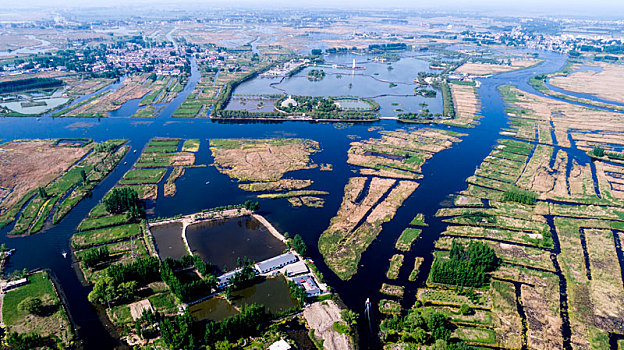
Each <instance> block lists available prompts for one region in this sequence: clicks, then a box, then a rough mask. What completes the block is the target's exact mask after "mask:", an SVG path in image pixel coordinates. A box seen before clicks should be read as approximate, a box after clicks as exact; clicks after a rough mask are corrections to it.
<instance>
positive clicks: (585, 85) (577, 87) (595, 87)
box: [550, 62, 624, 102]
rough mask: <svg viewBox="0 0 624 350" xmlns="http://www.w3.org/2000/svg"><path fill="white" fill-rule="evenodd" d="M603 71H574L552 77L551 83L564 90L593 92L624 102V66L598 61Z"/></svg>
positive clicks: (595, 94) (611, 99)
mask: <svg viewBox="0 0 624 350" xmlns="http://www.w3.org/2000/svg"><path fill="white" fill-rule="evenodd" d="M595 65H596V66H599V67H601V68H602V71H601V72H592V71H585V72H574V73H572V74H570V75H566V76H558V77H554V78H552V79H550V83H551V84H552V85H554V86H556V87H559V88H561V89H564V90H568V91H572V92H578V93H583V94H591V95H594V96H597V97H600V98H602V99H604V100H609V101H615V102H624V90H623V89H624V86H622V81H623V80H624V66H622V65H620V64H609V63H604V62H601V63H596V64H595Z"/></svg>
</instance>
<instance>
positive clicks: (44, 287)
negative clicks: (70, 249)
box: [2, 271, 73, 345]
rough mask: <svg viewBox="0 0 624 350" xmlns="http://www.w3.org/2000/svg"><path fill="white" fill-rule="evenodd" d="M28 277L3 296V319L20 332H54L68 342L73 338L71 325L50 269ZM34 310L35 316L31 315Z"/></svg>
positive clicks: (50, 333)
mask: <svg viewBox="0 0 624 350" xmlns="http://www.w3.org/2000/svg"><path fill="white" fill-rule="evenodd" d="M27 279H28V284H26V285H25V286H21V287H19V288H17V289H15V290H12V291H9V292H7V293H6V294H5V295H4V298H3V301H2V320H3V322H4V323H5V324H6V325H7V326H9V327H11V329H12V330H14V331H15V330H18V331H19V333H28V332H37V333H38V334H40V335H42V336H48V335H52V334H53V335H55V336H56V337H58V339H60V340H61V341H62V342H63V343H64V344H66V345H68V344H69V342H70V341H71V339H72V338H73V334H72V331H71V325H70V323H69V319H68V318H67V315H66V313H65V310H64V309H63V307H62V306H61V304H60V300H59V298H58V297H57V295H56V292H55V290H54V285H53V284H52V281H51V280H50V278H49V276H48V274H47V272H45V271H44V272H38V273H35V274H32V275H29V276H28V277H27ZM27 299H28V301H25V300H27ZM33 300H35V301H36V300H38V302H37V303H35V302H34V301H33ZM27 303H28V306H27ZM31 313H34V314H35V315H36V316H33V315H29V314H31ZM59 326H60V328H59Z"/></svg>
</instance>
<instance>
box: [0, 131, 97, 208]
mask: <svg viewBox="0 0 624 350" xmlns="http://www.w3.org/2000/svg"><path fill="white" fill-rule="evenodd" d="M90 149H91V147H63V146H58V147H57V146H54V141H52V140H30V141H14V142H9V143H5V144H3V145H2V146H0V188H3V189H5V193H8V192H11V193H10V194H8V195H7V196H6V197H2V200H1V202H0V210H1V211H2V213H3V212H4V211H5V210H7V209H9V208H10V207H11V206H13V205H15V204H16V203H17V202H18V201H19V200H20V199H21V198H22V197H23V196H24V195H25V194H26V193H28V192H29V191H31V190H35V189H36V188H38V187H40V186H45V185H47V184H48V183H50V182H52V181H53V180H54V179H56V178H58V177H59V176H61V175H62V174H63V173H64V172H65V171H67V169H69V168H70V167H71V166H72V165H73V164H74V163H75V162H76V161H77V160H79V159H80V158H82V157H83V156H84V155H85V154H87V152H88V151H89V150H90Z"/></svg>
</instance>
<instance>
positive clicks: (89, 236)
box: [72, 224, 141, 248]
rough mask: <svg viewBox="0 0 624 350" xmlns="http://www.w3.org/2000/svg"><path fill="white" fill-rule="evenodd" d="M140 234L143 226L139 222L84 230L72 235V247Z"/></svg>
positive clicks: (87, 245) (81, 246)
mask: <svg viewBox="0 0 624 350" xmlns="http://www.w3.org/2000/svg"><path fill="white" fill-rule="evenodd" d="M140 234H141V226H140V225H139V224H127V225H119V226H113V227H108V228H103V229H97V230H91V231H83V232H80V233H77V234H75V235H73V236H72V247H74V248H86V247H90V246H92V245H96V244H102V243H108V242H114V241H119V240H123V239H128V238H130V237H136V236H139V235H140Z"/></svg>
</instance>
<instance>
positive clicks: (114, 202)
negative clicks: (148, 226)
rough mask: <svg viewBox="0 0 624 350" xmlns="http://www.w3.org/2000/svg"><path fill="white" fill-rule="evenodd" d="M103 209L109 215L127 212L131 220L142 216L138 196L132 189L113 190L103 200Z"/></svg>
mask: <svg viewBox="0 0 624 350" xmlns="http://www.w3.org/2000/svg"><path fill="white" fill-rule="evenodd" d="M104 207H105V208H106V210H107V211H108V212H109V213H111V214H120V213H124V212H128V213H130V216H131V217H133V218H138V217H140V216H142V215H143V207H142V206H141V203H140V201H139V195H138V194H137V191H136V190H135V189H134V188H130V187H121V188H113V190H112V191H111V192H110V194H109V195H108V196H106V198H104Z"/></svg>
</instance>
